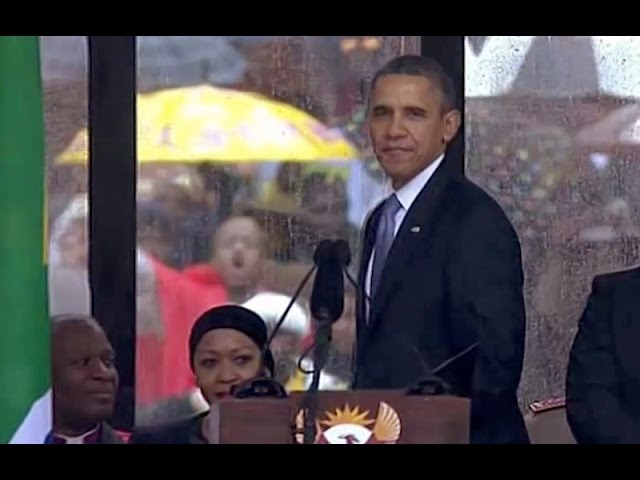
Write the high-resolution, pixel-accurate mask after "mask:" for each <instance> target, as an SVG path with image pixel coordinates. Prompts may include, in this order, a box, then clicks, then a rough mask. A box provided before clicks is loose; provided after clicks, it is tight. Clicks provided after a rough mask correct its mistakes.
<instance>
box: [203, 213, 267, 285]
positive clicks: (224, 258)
mask: <svg viewBox="0 0 640 480" xmlns="http://www.w3.org/2000/svg"><path fill="white" fill-rule="evenodd" d="M214 249H215V251H214V259H213V261H214V264H215V266H216V268H217V270H218V273H219V274H220V276H221V277H222V279H223V281H224V283H225V285H227V286H228V287H230V288H250V287H254V286H255V285H256V284H257V282H258V281H259V280H260V276H261V274H262V266H263V256H264V239H263V234H262V232H261V230H260V226H259V225H258V224H257V223H256V222H255V221H254V220H252V219H250V218H245V217H237V218H232V219H230V220H227V221H226V222H225V223H224V224H222V226H221V227H220V229H219V231H218V234H217V236H216V239H215V246H214Z"/></svg>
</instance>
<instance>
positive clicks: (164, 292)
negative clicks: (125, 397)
mask: <svg viewBox="0 0 640 480" xmlns="http://www.w3.org/2000/svg"><path fill="white" fill-rule="evenodd" d="M152 262H153V266H154V273H155V278H156V288H157V297H158V302H159V308H160V314H161V317H162V318H161V319H162V322H163V326H164V336H163V337H162V338H159V337H157V336H155V335H145V336H139V337H138V339H137V355H136V356H137V369H136V370H137V374H136V401H137V402H138V403H140V404H143V405H145V404H151V403H154V402H156V401H158V400H161V399H163V398H167V397H171V396H176V395H182V394H185V393H187V392H189V391H190V390H191V389H192V388H193V387H194V386H195V383H194V377H193V373H192V372H191V368H190V366H189V347H188V341H189V332H190V331H191V326H192V325H193V323H194V322H195V320H196V319H197V318H198V316H200V315H201V314H202V313H203V312H205V311H206V310H208V309H209V308H212V307H215V306H217V305H222V304H224V303H226V302H227V293H226V289H225V288H224V286H223V285H222V283H220V282H218V283H209V284H207V285H204V284H202V283H198V282H195V281H193V280H192V279H190V278H189V276H187V275H185V274H184V273H182V272H177V271H175V270H172V269H171V268H169V267H167V266H166V265H163V264H162V263H160V262H158V261H157V260H154V259H152Z"/></svg>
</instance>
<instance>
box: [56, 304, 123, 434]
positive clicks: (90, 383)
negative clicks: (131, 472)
mask: <svg viewBox="0 0 640 480" xmlns="http://www.w3.org/2000/svg"><path fill="white" fill-rule="evenodd" d="M114 356H115V355H114V351H113V348H112V346H111V343H110V342H109V340H108V338H107V336H106V334H105V332H104V330H103V329H102V327H101V326H100V325H99V324H98V322H97V321H96V320H95V319H94V318H92V317H88V316H84V315H59V316H56V317H53V322H52V367H53V370H52V384H53V430H52V432H51V433H50V434H49V435H48V437H47V439H46V443H49V444H113V443H124V442H123V440H122V439H120V437H119V436H118V434H117V433H116V432H115V431H114V430H113V429H112V428H111V427H110V426H109V425H108V424H107V421H108V420H109V418H110V417H111V416H112V415H113V409H114V404H115V399H116V393H117V391H118V372H117V371H116V368H115V363H114Z"/></svg>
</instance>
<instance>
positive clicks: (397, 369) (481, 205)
mask: <svg viewBox="0 0 640 480" xmlns="http://www.w3.org/2000/svg"><path fill="white" fill-rule="evenodd" d="M455 105H456V98H455V93H454V87H453V84H452V81H451V79H450V78H449V77H448V75H447V74H446V73H445V72H444V71H443V69H442V67H441V66H440V65H438V64H437V63H436V62H434V61H432V60H430V59H427V58H423V57H419V56H404V57H400V58H397V59H395V60H392V61H391V62H389V63H388V64H387V65H386V66H384V67H383V68H382V69H381V70H380V71H379V72H378V73H377V74H376V75H375V76H374V79H373V81H372V85H371V94H370V99H369V130H370V136H371V140H372V144H373V147H374V151H375V153H376V156H377V158H378V161H379V162H380V165H381V166H382V168H383V170H384V171H385V173H386V174H387V176H388V177H389V178H390V180H391V184H392V187H393V191H394V193H393V194H392V195H391V196H389V197H388V198H387V199H386V200H385V201H384V202H382V203H381V204H380V205H379V206H378V207H376V208H375V209H374V210H373V212H372V213H371V215H370V217H369V218H368V220H367V221H366V225H365V231H364V245H363V250H362V255H361V258H362V262H361V266H360V272H359V284H360V285H361V288H360V291H359V295H358V312H357V345H356V365H355V382H354V387H355V388H376V389H397V388H406V387H408V386H410V385H411V384H412V383H413V382H415V381H417V380H418V379H419V378H420V377H423V376H425V375H426V374H428V373H429V370H430V369H433V368H434V367H436V366H437V365H438V364H440V363H441V362H443V361H445V360H447V359H449V358H450V357H452V356H454V355H456V354H457V353H459V352H461V351H463V350H465V349H466V348H468V347H470V346H471V345H473V344H474V343H476V342H477V347H476V348H475V350H474V351H473V355H471V354H469V355H467V356H465V357H464V358H461V359H459V360H458V361H456V362H454V363H453V364H451V365H449V366H448V367H447V368H446V369H444V370H443V371H442V372H441V373H440V376H441V377H442V379H443V380H444V381H445V382H447V383H448V384H449V386H450V387H451V390H452V391H453V393H454V394H457V395H460V396H464V397H469V398H471V400H472V407H471V432H470V439H471V442H472V443H527V442H528V436H527V433H526V428H525V425H524V420H523V417H522V414H521V412H520V410H519V408H518V402H517V396H516V391H517V388H518V385H519V383H520V376H521V371H522V362H523V352H524V337H525V312H524V301H523V294H522V284H523V273H522V265H521V257H520V244H519V241H518V238H517V236H516V234H515V232H514V230H513V228H512V226H511V224H510V223H509V221H508V220H507V218H506V216H505V215H504V213H503V211H502V210H501V209H500V207H499V206H498V204H497V203H496V202H495V201H494V200H493V199H492V198H491V197H489V195H487V194H486V193H485V192H484V191H483V190H481V189H480V188H478V187H477V186H475V185H474V184H473V183H471V182H470V181H469V180H467V179H466V178H465V177H464V176H463V175H461V174H460V173H458V172H457V169H456V164H457V163H458V162H461V159H459V158H451V155H448V154H445V152H446V147H447V144H448V143H449V142H450V141H451V140H452V139H453V138H454V137H455V135H456V133H457V131H458V128H459V125H460V112H459V111H458V110H456V109H455Z"/></svg>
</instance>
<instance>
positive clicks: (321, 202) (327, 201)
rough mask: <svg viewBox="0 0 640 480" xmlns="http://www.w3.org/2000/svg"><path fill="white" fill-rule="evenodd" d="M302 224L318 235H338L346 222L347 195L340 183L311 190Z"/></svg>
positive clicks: (342, 184)
mask: <svg viewBox="0 0 640 480" xmlns="http://www.w3.org/2000/svg"><path fill="white" fill-rule="evenodd" d="M304 212H305V213H304V217H303V220H304V223H305V224H306V225H307V226H308V227H309V228H311V230H312V231H313V233H316V234H318V235H339V234H340V233H341V232H342V229H343V228H344V226H345V224H346V222H347V194H346V190H345V188H344V183H343V182H340V181H336V182H331V183H326V184H323V185H318V186H315V187H313V188H312V191H311V192H310V194H309V200H308V202H307V204H306V205H305V207H304Z"/></svg>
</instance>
